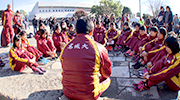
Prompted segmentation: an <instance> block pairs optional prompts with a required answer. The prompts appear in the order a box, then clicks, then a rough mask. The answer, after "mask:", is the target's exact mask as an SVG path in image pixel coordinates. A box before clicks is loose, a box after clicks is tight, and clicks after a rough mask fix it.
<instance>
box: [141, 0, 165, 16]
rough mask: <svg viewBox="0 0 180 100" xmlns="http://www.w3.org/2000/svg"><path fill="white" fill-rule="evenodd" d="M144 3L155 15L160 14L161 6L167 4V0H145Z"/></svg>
mask: <svg viewBox="0 0 180 100" xmlns="http://www.w3.org/2000/svg"><path fill="white" fill-rule="evenodd" d="M144 1H145V2H144V4H145V5H146V6H147V7H148V8H149V10H150V12H151V13H152V15H153V16H155V15H156V16H158V13H159V12H160V7H161V6H165V5H166V3H167V0H144Z"/></svg>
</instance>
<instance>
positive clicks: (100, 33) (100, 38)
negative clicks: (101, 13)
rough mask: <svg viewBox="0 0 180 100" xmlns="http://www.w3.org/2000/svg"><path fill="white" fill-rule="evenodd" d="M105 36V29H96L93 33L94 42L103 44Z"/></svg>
mask: <svg viewBox="0 0 180 100" xmlns="http://www.w3.org/2000/svg"><path fill="white" fill-rule="evenodd" d="M105 34H106V29H105V28H104V27H100V28H97V27H96V28H95V29H94V33H93V37H94V40H95V41H96V42H98V43H101V44H104V43H105V40H104V39H105Z"/></svg>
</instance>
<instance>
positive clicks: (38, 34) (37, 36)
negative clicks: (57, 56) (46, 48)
mask: <svg viewBox="0 0 180 100" xmlns="http://www.w3.org/2000/svg"><path fill="white" fill-rule="evenodd" d="M41 29H45V26H44V24H43V23H41V24H40V25H39V30H38V31H37V32H36V33H35V39H36V40H38V38H39V37H40V30H41Z"/></svg>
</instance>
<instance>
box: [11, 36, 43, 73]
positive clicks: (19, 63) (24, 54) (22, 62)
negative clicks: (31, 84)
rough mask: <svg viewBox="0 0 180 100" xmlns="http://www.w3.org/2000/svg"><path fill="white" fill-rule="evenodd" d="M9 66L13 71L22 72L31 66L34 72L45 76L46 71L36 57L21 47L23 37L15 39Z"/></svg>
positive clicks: (15, 37)
mask: <svg viewBox="0 0 180 100" xmlns="http://www.w3.org/2000/svg"><path fill="white" fill-rule="evenodd" d="M9 65H10V67H11V69H12V70H14V71H19V72H21V71H22V70H24V69H25V68H26V66H29V67H30V68H31V69H32V70H33V71H34V72H38V73H39V74H44V73H45V72H46V71H45V70H44V69H43V68H41V67H40V66H39V65H38V64H37V62H36V57H35V56H34V55H32V54H31V53H30V52H28V51H27V50H26V49H23V48H22V47H21V37H19V36H18V35H16V36H14V38H13V47H12V48H11V49H10V52H9Z"/></svg>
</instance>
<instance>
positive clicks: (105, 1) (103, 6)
mask: <svg viewBox="0 0 180 100" xmlns="http://www.w3.org/2000/svg"><path fill="white" fill-rule="evenodd" d="M91 13H92V14H96V15H102V14H106V15H109V14H111V13H114V14H115V15H116V17H121V15H122V4H121V3H120V1H113V0H101V1H100V5H93V6H92V8H91Z"/></svg>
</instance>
